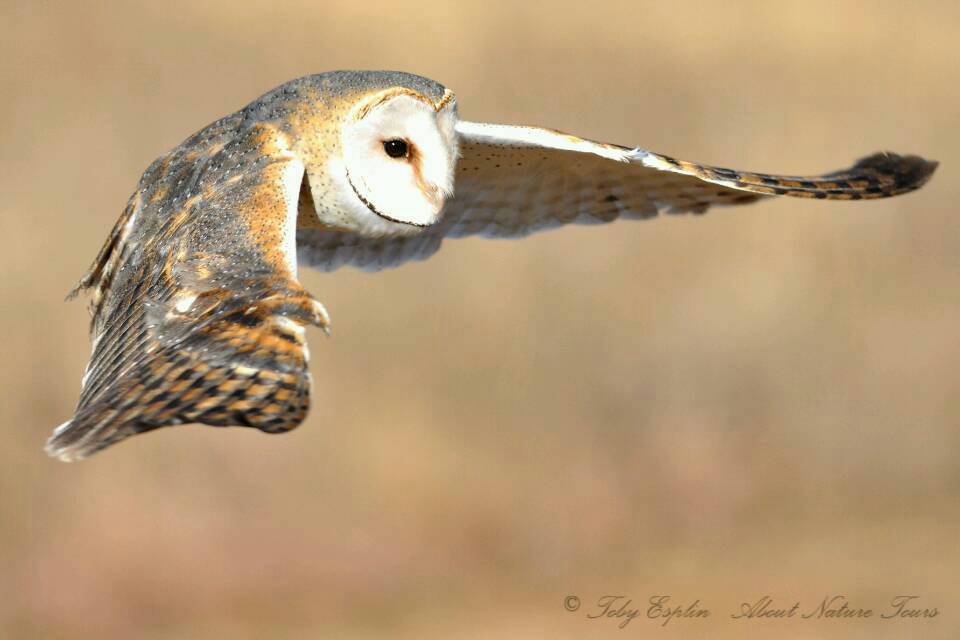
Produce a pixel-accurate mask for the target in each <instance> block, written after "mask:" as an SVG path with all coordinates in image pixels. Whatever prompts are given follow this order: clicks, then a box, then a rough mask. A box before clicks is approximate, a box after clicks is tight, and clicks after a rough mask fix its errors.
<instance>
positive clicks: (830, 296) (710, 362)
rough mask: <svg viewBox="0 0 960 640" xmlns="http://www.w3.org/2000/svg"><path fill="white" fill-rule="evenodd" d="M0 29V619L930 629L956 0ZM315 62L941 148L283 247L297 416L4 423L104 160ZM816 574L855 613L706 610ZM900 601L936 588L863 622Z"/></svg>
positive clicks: (61, 350)
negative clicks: (599, 605)
mask: <svg viewBox="0 0 960 640" xmlns="http://www.w3.org/2000/svg"><path fill="white" fill-rule="evenodd" d="M0 28H2V37H0V83H2V85H0V86H2V87H3V100H0V116H2V120H0V121H2V122H3V125H2V127H0V233H2V237H3V238H4V240H5V241H6V244H5V248H4V251H3V252H2V254H0V269H2V274H3V275H2V276H0V295H2V297H0V300H2V303H0V304H2V305H3V309H4V313H3V314H2V320H0V322H2V332H3V335H4V336H5V339H4V340H3V341H2V346H0V357H2V359H3V366H2V367H0V385H2V387H0V388H2V391H0V423H2V426H3V434H4V444H3V446H2V447H0V638H3V639H8V638H41V637H42V638H81V637H85V638H89V637H97V638H151V639H152V638H157V639H159V638H200V639H206V638H224V637H230V638H265V637H269V638H320V637H338V638H374V637H377V638H380V637H389V638H425V637H427V638H429V637H435V638H441V637H444V638H446V637H449V638H528V637H555V638H584V637H594V638H608V637H609V638H620V637H629V636H633V637H641V636H642V637H662V638H694V637H696V638H702V637H712V638H771V637H776V638H871V639H877V638H904V637H924V638H948V637H950V638H954V637H956V634H957V633H958V631H960V604H958V602H960V598H958V596H960V578H958V574H957V568H958V566H960V543H958V539H960V538H958V531H960V529H958V527H960V499H958V498H960V460H958V456H957V451H958V445H960V430H958V425H960V375H958V374H960V332H958V328H960V259H958V255H960V233H958V231H957V230H958V226H957V217H958V213H960V212H958V205H957V203H958V201H960V186H958V181H957V178H956V176H957V173H956V172H957V169H958V167H960V127H958V114H960V89H958V82H957V79H958V72H960V46H958V41H957V34H958V33H960V5H958V4H956V3H950V2H940V1H937V0H930V1H928V2H912V3H903V2H896V1H889V2H871V3H862V2H840V3H835V2H817V1H809V0H808V1H805V2H740V3H709V4H703V5H699V6H698V5H697V4H696V3H665V2H638V1H631V2H623V3H607V2H589V3H583V2H562V3H559V2H558V3H551V4H546V3H543V4H536V3H521V2H493V1H490V0H487V1H484V2H457V3H448V2H430V3H424V4H410V5H404V4H401V3H382V4H378V3H370V2H359V3H358V2H339V1H337V2H316V1H314V2H284V3H275V2H243V3H238V2H229V3H226V2H225V3H205V2H162V3H158V2H154V3H144V4H138V3H117V4H116V5H115V6H110V7H106V6H104V7H99V8H97V7H94V6H93V3H62V4H60V5H57V4H54V3H42V2H18V3H10V2H9V1H8V2H4V3H2V4H0ZM338 68H396V69H404V70H409V71H414V72H418V73H421V74H423V75H426V76H429V77H433V78H435V79H438V80H440V81H441V82H444V83H445V84H447V86H449V87H451V88H453V89H454V90H455V91H456V92H457V94H458V99H459V104H460V110H461V115H462V116H463V117H465V118H467V119H475V120H485V121H496V122H514V123H533V124H543V125H547V126H552V127H555V128H559V129H564V130H568V131H572V132H576V133H578V134H581V135H585V136H589V137H593V138H597V139H601V140H611V141H616V142H620V143H624V144H638V145H642V146H645V147H647V148H650V149H654V150H657V151H661V152H664V153H669V154H671V155H675V156H677V157H681V158H685V159H690V160H697V161H703V162H709V163H715V164H720V165H721V166H732V167H737V168H744V169H755V170H761V171H771V172H784V173H806V172H817V171H822V170H831V169H838V168H841V167H843V166H846V165H847V164H848V163H849V162H850V161H852V160H853V159H855V158H857V157H859V156H861V155H865V154H867V153H870V152H873V151H877V150H880V149H891V150H896V151H902V152H914V153H921V154H923V155H926V156H928V157H931V158H935V159H938V160H940V161H941V163H942V165H941V167H940V170H939V172H938V173H937V175H936V176H935V177H934V179H933V180H932V182H931V183H930V184H929V185H928V186H927V187H926V188H925V189H924V190H922V191H920V192H918V193H915V194H912V195H908V196H906V197H901V198H896V199H893V200H888V201H882V202H870V203H831V202H808V201H792V200H791V201H782V200H781V201H773V202H766V203H763V204H760V205H754V206H751V207H747V208H743V209H738V210H736V211H733V210H726V211H725V210H715V211H713V212H711V213H710V214H708V215H707V216H705V217H682V218H669V219H667V218H660V219H657V220H654V221H650V222H646V223H621V224H616V225H611V226H607V227H604V228H597V227H593V228H582V227H581V228H568V229H565V230H561V231H553V232H549V233H545V234H542V235H540V236H536V237H534V238H531V239H528V240H524V241H516V242H504V241H500V242H496V241H484V240H459V241H450V242H448V243H447V244H446V247H445V249H444V250H443V251H441V252H440V253H439V254H438V255H437V256H435V257H434V258H433V259H432V260H430V261H428V262H425V263H417V264H412V265H407V266H404V267H402V268H400V269H398V270H396V271H392V272H385V273H381V274H375V275H370V274H364V273H361V272H356V271H343V272H338V273H336V274H330V275H323V274H319V273H313V272H306V273H303V274H302V278H303V281H304V283H305V284H306V286H307V288H308V289H310V290H311V291H313V292H314V293H315V294H316V295H317V296H318V297H319V298H320V299H322V300H323V301H324V302H325V304H326V306H327V308H328V309H329V310H330V312H331V314H332V315H333V319H334V337H333V338H332V339H330V340H326V339H324V338H323V336H322V335H320V334H319V333H318V332H314V333H313V334H312V335H311V341H312V349H311V352H312V355H313V360H312V371H313V375H314V382H315V387H314V408H313V410H312V414H311V416H310V418H309V419H308V421H307V422H306V423H305V424H304V425H303V426H302V427H301V428H300V429H298V430H297V431H295V432H293V433H292V434H290V435H287V436H282V437H271V436H266V435H263V434H260V433H258V432H255V431H253V430H246V429H232V430H218V429H212V428H201V427H180V428H177V429H168V430H161V431H159V432H156V433H153V434H150V435H147V436H144V437H138V438H135V439H133V440H131V441H128V442H126V443H124V444H122V445H120V446H118V447H117V448H115V449H111V450H109V451H107V452H105V453H104V454H102V455H100V456H97V457H95V458H93V459H91V460H89V461H87V462H84V463H81V464H75V465H64V464H61V463H58V462H55V461H53V460H51V459H48V458H46V457H45V455H44V454H43V452H42V445H43V441H44V439H45V438H46V437H47V435H48V433H49V431H50V429H51V428H52V427H53V426H55V425H56V424H59V423H60V422H62V421H63V420H65V419H66V418H67V417H68V416H69V415H70V413H71V411H72V409H73V405H74V402H75V401H76V398H77V395H78V391H79V381H80V375H81V373H82V370H83V366H84V364H85V362H86V358H87V355H88V353H89V342H88V339H87V333H86V329H87V313H86V309H85V304H84V303H83V302H74V303H72V304H65V303H64V302H63V296H64V294H65V293H66V292H67V290H69V289H70V288H71V287H72V286H73V284H74V283H75V281H76V280H77V278H78V277H79V276H80V274H81V273H82V272H83V271H84V269H85V268H86V267H87V265H88V264H89V262H90V261H91V260H92V259H93V257H94V255H95V253H96V251H97V250H98V248H99V247H100V244H101V242H102V240H103V238H104V237H105V235H106V234H107V232H108V231H109V229H110V227H111V225H112V224H113V222H114V220H115V219H116V217H117V216H118V215H119V213H120V211H121V209H122V207H123V205H124V203H125V202H126V199H127V197H128V195H129V194H130V192H131V191H132V190H133V188H134V186H135V184H136V182H137V180H138V178H139V175H140V173H141V172H142V171H143V170H144V169H145V168H146V166H147V165H148V164H149V163H150V161H151V160H152V159H153V158H154V157H156V156H157V155H159V154H161V153H162V152H164V151H166V150H167V149H169V148H171V147H173V146H175V145H177V144H178V143H179V142H180V141H181V140H183V139H184V138H185V137H187V136H188V135H189V134H190V133H192V132H193V131H195V130H197V129H199V128H201V127H202V126H204V125H205V124H207V123H208V122H210V121H212V120H214V119H216V118H218V117H220V116H221V115H225V114H227V113H229V112H231V111H234V110H235V109H237V108H239V107H241V106H243V105H244V104H246V103H247V102H248V101H250V100H252V99H253V98H255V97H256V96H258V95H260V94H261V93H263V92H265V91H266V90H268V89H270V88H272V87H273V86H275V85H277V84H280V83H281V82H284V81H286V80H288V79H291V78H293V77H296V76H299V75H304V74H307V73H315V72H320V71H324V70H331V69H338ZM606 594H624V595H627V596H630V597H632V598H633V601H634V606H638V607H640V608H641V609H643V610H645V608H646V604H645V602H646V600H647V599H648V598H649V597H650V596H652V595H655V594H669V595H671V596H672V603H673V604H680V605H687V604H690V603H692V602H693V601H695V600H697V599H699V601H700V604H701V605H702V606H704V607H706V608H708V609H710V610H711V612H712V617H711V618H710V619H708V620H705V621H704V620H699V621H698V620H674V621H672V622H670V623H669V624H668V625H667V626H666V627H661V626H659V625H658V623H657V622H654V621H651V620H647V619H645V618H643V614H641V619H637V620H634V621H632V622H631V623H630V624H629V626H627V628H626V629H623V630H621V629H618V628H617V624H618V622H620V621H619V620H591V619H588V618H587V617H586V614H587V613H590V612H591V611H593V610H595V602H596V600H597V599H598V598H600V597H601V596H603V595H606ZM833 594H845V595H847V596H849V598H850V606H861V607H871V608H873V609H875V610H876V613H875V616H874V618H872V619H869V620H839V621H838V620H820V621H817V620H795V619H792V620H768V621H763V620H759V621H758V620H753V621H750V620H739V621H738V620H732V619H731V618H730V615H731V614H732V613H734V612H736V611H737V610H738V608H739V605H740V603H741V602H744V601H755V600H757V599H759V598H760V597H762V596H763V595H770V596H772V597H773V598H774V599H775V600H776V601H777V602H778V603H781V604H784V603H785V604H786V605H787V606H789V604H790V603H792V602H794V601H797V600H799V601H801V602H802V603H803V608H804V609H805V610H811V609H814V608H815V607H816V605H817V604H818V603H819V602H820V600H821V599H822V598H823V597H824V596H827V595H833ZM900 594H910V595H919V596H920V599H919V600H918V601H915V602H917V603H920V604H921V605H922V606H927V607H937V608H938V609H939V611H940V614H939V616H938V617H936V618H934V619H932V620H881V619H879V617H878V616H879V613H880V612H881V611H886V610H887V609H886V603H887V602H888V601H889V600H890V599H891V598H892V597H894V596H896V595H900ZM568 595H576V596H578V597H580V598H581V601H582V603H583V606H582V608H581V609H580V610H579V611H578V612H576V613H569V612H567V611H566V610H565V609H564V598H565V597H566V596H568Z"/></svg>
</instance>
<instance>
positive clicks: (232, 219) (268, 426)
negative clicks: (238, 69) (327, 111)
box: [47, 121, 329, 460]
mask: <svg viewBox="0 0 960 640" xmlns="http://www.w3.org/2000/svg"><path fill="white" fill-rule="evenodd" d="M302 177H303V165H302V164H300V163H299V161H298V160H297V159H296V158H295V157H293V156H292V155H291V154H290V153H288V152H287V151H286V149H285V147H284V144H283V137H282V136H281V135H280V134H279V133H278V132H277V131H275V130H273V129H271V128H270V127H265V126H262V125H257V126H253V127H248V128H243V127H239V126H238V123H235V122H225V121H221V122H219V123H215V124H214V125H211V127H208V128H207V129H205V130H204V131H201V132H200V133H198V134H197V135H195V136H194V137H193V138H191V139H189V140H187V141H186V142H185V143H184V144H183V145H181V146H180V147H178V148H177V149H174V150H173V151H172V152H171V153H170V154H168V155H166V156H164V157H163V158H161V159H159V160H158V161H157V162H155V163H154V164H153V165H152V166H151V168H150V169H148V170H147V172H146V173H145V174H144V177H143V179H142V180H141V183H140V187H139V189H138V191H137V193H136V194H135V195H134V197H133V198H132V199H131V205H129V206H128V208H127V210H126V211H125V213H124V215H123V216H122V217H121V219H120V220H119V221H118V222H117V225H116V227H115V229H114V231H113V232H112V233H111V235H110V237H109V238H108V241H107V244H106V245H105V246H104V249H103V250H101V253H100V255H99V256H98V258H97V260H96V261H95V262H94V265H93V267H92V268H91V269H90V271H89V272H88V274H87V275H86V276H85V277H84V278H83V280H81V283H80V287H79V288H87V287H93V288H95V295H94V298H93V301H92V306H91V308H92V311H93V322H92V327H91V333H92V337H93V343H94V346H93V353H92V355H91V359H90V363H89V364H88V367H87V371H86V373H85V375H84V379H83V388H82V391H81V396H80V401H79V403H78V406H77V409H76V412H75V415H74V416H73V418H72V419H71V420H69V421H68V422H66V423H64V424H63V425H61V426H60V427H59V428H58V429H57V430H56V431H55V432H54V434H53V435H52V436H51V438H50V440H49V441H48V443H47V451H48V453H50V454H51V455H54V456H57V457H59V458H61V459H64V460H74V459H79V458H84V457H87V456H89V455H91V454H93V453H95V452H96V451H99V450H101V449H103V448H105V447H107V446H109V445H111V444H113V443H115V442H118V441H120V440H122V439H124V438H127V437H129V436H131V435H134V434H137V433H142V432H144V431H149V430H152V429H156V428H159V427H163V426H168V425H176V424H184V423H191V422H197V423H203V424H209V425H214V426H230V425H237V426H251V427H255V428H257V429H260V430H263V431H266V432H271V433H275V432H281V431H286V430H289V429H292V428H294V427H296V426H297V425H298V424H299V423H300V422H301V421H302V420H303V418H304V416H305V415H306V412H307V408H308V405H309V392H310V377H309V373H308V371H307V348H306V342H305V336H304V327H305V325H308V324H315V325H319V326H321V327H324V328H326V327H327V325H328V322H329V321H328V317H327V315H326V312H325V311H324V310H323V307H322V306H321V305H320V304H319V303H318V302H317V301H316V300H314V299H313V298H312V297H311V296H310V295H309V294H308V293H307V292H306V291H305V290H304V289H303V288H302V287H301V286H300V285H299V283H298V282H297V281H296V277H295V276H296V274H295V270H296V257H295V249H294V237H295V225H296V216H297V198H298V194H299V188H300V184H301V181H302Z"/></svg>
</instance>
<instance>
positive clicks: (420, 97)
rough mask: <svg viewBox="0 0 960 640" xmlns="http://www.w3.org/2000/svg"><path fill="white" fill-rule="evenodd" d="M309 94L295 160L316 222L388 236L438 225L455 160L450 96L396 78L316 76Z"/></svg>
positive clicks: (415, 79) (411, 78)
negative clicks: (307, 122) (308, 122)
mask: <svg viewBox="0 0 960 640" xmlns="http://www.w3.org/2000/svg"><path fill="white" fill-rule="evenodd" d="M313 90H314V91H316V92H317V93H318V96H317V102H316V103H315V104H320V105H322V107H319V108H316V109H314V110H313V111H312V113H311V117H313V118H314V119H316V120H317V121H316V122H315V124H314V126H308V127H304V128H301V131H306V132H311V131H312V132H315V134H306V135H304V136H303V139H302V140H301V141H300V144H301V146H304V147H307V148H306V149H304V152H303V153H301V154H300V155H301V157H302V158H303V159H304V164H305V168H306V172H305V178H306V182H307V184H308V186H309V192H310V194H311V195H312V200H313V207H312V208H313V210H314V212H315V215H316V216H317V220H316V221H317V222H319V223H320V224H321V225H324V226H332V227H335V228H339V229H342V230H349V231H362V232H365V233H374V234H390V235H396V234H404V233H411V234H412V233H417V232H418V231H420V230H421V229H422V228H423V227H429V226H431V225H433V224H435V223H437V222H438V221H439V220H440V217H441V213H442V211H443V206H444V203H445V202H446V201H447V199H449V198H450V197H451V196H452V195H453V184H454V169H455V167H456V163H457V155H458V148H457V133H456V130H455V125H456V121H457V111H456V101H455V100H454V97H453V93H452V92H451V91H449V90H448V89H446V88H445V87H443V86H442V85H440V84H438V83H436V82H433V81H431V80H428V79H426V78H421V77H419V76H415V75H411V74H406V73H398V72H341V73H339V74H338V73H334V74H323V76H322V81H321V82H318V83H317V84H316V85H315V86H314V87H313Z"/></svg>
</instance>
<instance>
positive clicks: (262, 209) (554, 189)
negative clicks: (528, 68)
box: [47, 71, 936, 460]
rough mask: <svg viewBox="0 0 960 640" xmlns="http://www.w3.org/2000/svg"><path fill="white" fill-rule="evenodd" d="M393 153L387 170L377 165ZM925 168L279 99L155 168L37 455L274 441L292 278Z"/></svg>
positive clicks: (123, 226)
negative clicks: (156, 433)
mask: <svg viewBox="0 0 960 640" xmlns="http://www.w3.org/2000/svg"><path fill="white" fill-rule="evenodd" d="M399 151H403V155H402V156H401V155H396V156H395V155H394V154H395V153H397V152H399ZM935 166H936V164H935V163H932V162H929V161H926V160H923V159H921V158H919V157H916V156H898V155H895V154H877V155H875V156H871V157H869V158H866V159H864V160H863V161H861V162H860V163H858V164H857V165H855V166H854V167H852V168H851V169H849V170H846V171H842V172H835V173H833V174H827V175H825V176H820V177H815V178H802V177H782V176H769V175H765V174H753V173H746V172H740V171H732V170H727V169H719V168H712V167H706V166H702V165H696V164H693V163H688V162H683V161H678V160H674V159H672V158H670V157H668V156H662V155H659V154H654V153H652V152H648V151H645V150H642V149H631V148H628V147H621V146H618V145H608V144H602V143H595V142H591V141H588V140H583V139H580V138H576V137H574V136H569V135H567V134H562V133H560V132H555V131H550V130H546V129H539V128H534V127H509V126H503V125H484V124H478V123H469V122H463V121H459V120H458V119H457V111H456V101H455V99H454V97H453V94H452V93H451V92H450V91H449V90H448V89H446V88H445V87H443V86H442V85H440V84H439V83H436V82H434V81H432V80H429V79H426V78H422V77H420V76H415V75H412V74H406V73H401V72H353V71H347V72H332V73H326V74H319V75H315V76H308V77H305V78H300V79H297V80H294V81H291V82H288V83H286V84H284V85H281V86H280V87H278V88H276V89H274V90H272V91H270V92H268V93H267V94H265V95H264V96H262V97H260V98H258V99H256V100H254V101H253V102H251V103H250V104H249V105H247V106H246V107H244V108H243V109H241V110H240V111H238V112H236V113H234V114H232V115H229V116H227V117H225V118H221V119H220V120H217V121H216V122H214V123H212V124H211V125H209V126H207V127H205V128H204V129H202V130H200V131H199V132H197V133H196V134H194V135H193V136H191V137H190V138H188V139H187V140H185V141H184V142H183V143H182V144H181V145H179V146H178V147H176V148H175V149H173V150H172V151H170V152H169V153H167V154H165V155H163V156H161V157H160V158H158V159H157V160H156V161H154V162H153V163H152V164H151V165H150V167H149V168H148V169H147V170H146V171H145V172H144V174H143V177H142V178H141V180H140V183H139V185H138V188H137V191H136V192H135V193H134V194H133V196H132V197H131V198H130V200H129V202H128V204H127V207H126V209H125V210H124V212H123V214H122V215H121V217H120V219H119V220H118V222H117V224H116V225H115V226H114V229H113V230H112V232H111V233H110V235H109V236H108V238H107V241H106V243H105V244H104V246H103V248H102V250H101V251H100V253H99V255H98V256H97V258H96V260H95V261H94V264H93V265H92V266H91V268H90V270H89V271H88V273H87V274H86V275H85V276H84V277H83V279H82V280H81V282H80V285H79V286H78V289H87V288H91V289H93V297H92V301H91V312H92V315H93V319H92V323H91V335H92V338H93V353H92V355H91V359H90V363H89V364H88V367H87V371H86V373H85V375H84V379H83V383H82V387H83V388H82V391H81V396H80V400H79V403H78V406H77V410H76V412H75V415H74V416H73V418H72V419H71V420H69V421H68V422H66V423H64V424H63V425H61V426H60V427H58V429H57V430H56V431H55V432H54V434H53V436H52V437H51V438H50V440H49V442H48V444H47V451H48V452H49V453H51V455H55V456H57V457H60V458H61V459H64V460H72V459H78V458H83V457H86V456H89V455H91V454H92V453H94V452H96V451H99V450H101V449H103V448H104V447H106V446H109V445H111V444H113V443H115V442H118V441H120V440H122V439H124V438H126V437H129V436H130V435H133V434H136V433H141V432H144V431H149V430H152V429H156V428H158V427H162V426H168V425H174V424H183V423H193V422H196V423H203V424H209V425H215V426H229V425H238V426H252V427H256V428H258V429H261V430H263V431H266V432H282V431H288V430H290V429H292V428H294V427H296V426H297V425H298V424H300V422H301V421H302V420H303V419H304V417H305V416H306V413H307V409H308V406H309V394H310V376H309V372H308V370H307V348H306V341H305V332H304V327H306V326H307V325H316V326H319V327H321V328H323V329H327V328H328V327H329V318H328V316H327V314H326V311H325V310H324V309H323V307H322V305H321V304H320V303H319V302H318V301H316V300H315V299H314V298H313V297H312V296H310V294H309V293H307V292H306V291H305V290H304V289H303V288H302V287H301V286H300V284H299V282H298V281H297V268H298V265H303V264H306V265H309V266H313V267H315V268H319V269H322V270H332V269H335V268H337V267H339V266H342V265H344V264H350V265H353V266H356V267H360V268H364V269H371V270H376V269H381V268H386V267H390V266H395V265H397V264H400V263H402V262H404V261H407V260H411V259H423V258H425V257H427V256H429V255H431V254H432V253H434V252H435V251H437V250H438V249H439V247H440V245H441V243H442V240H443V239H444V238H445V237H460V236H466V235H485V236H492V237H520V236H523V235H527V234H529V233H532V232H535V231H539V230H542V229H546V228H551V227H555V226H559V225H563V224H567V223H599V222H609V221H612V220H614V219H616V218H619V217H624V218H634V219H643V218H648V217H652V216H655V215H657V213H659V212H667V213H682V212H695V213H701V212H703V211H704V210H705V209H706V208H707V207H709V206H711V205H718V204H742V203H746V202H752V201H755V200H758V199H761V198H764V197H766V196H769V195H793V196H799V197H809V198H829V199H863V198H875V197H885V196H889V195H897V194H899V193H903V192H906V191H909V190H912V189H916V188H918V187H919V186H921V185H922V184H923V183H924V182H925V181H926V179H927V178H928V177H929V176H930V174H931V173H932V172H933V169H934V168H935Z"/></svg>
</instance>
